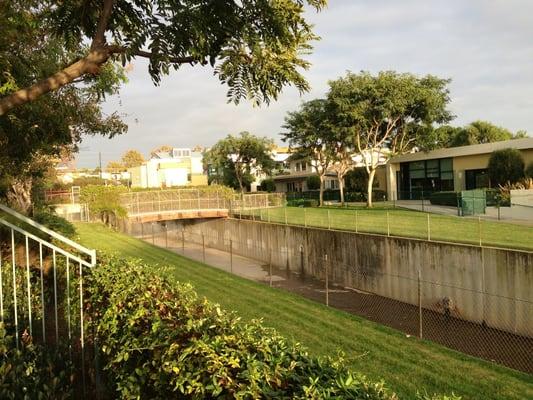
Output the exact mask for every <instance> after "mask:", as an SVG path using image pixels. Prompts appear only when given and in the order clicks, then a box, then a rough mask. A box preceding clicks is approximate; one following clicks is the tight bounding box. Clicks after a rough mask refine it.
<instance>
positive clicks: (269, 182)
mask: <svg viewBox="0 0 533 400" xmlns="http://www.w3.org/2000/svg"><path fill="white" fill-rule="evenodd" d="M261 190H262V191H263V192H269V193H272V192H275V191H276V184H275V183H274V179H271V178H269V179H263V181H262V182H261Z"/></svg>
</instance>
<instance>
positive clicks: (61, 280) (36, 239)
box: [0, 204, 96, 388]
mask: <svg viewBox="0 0 533 400" xmlns="http://www.w3.org/2000/svg"><path fill="white" fill-rule="evenodd" d="M0 235H1V238H0V239H1V240H0V318H1V321H2V323H3V324H4V326H5V328H6V331H7V332H8V333H9V334H13V335H14V337H15V343H16V347H17V349H18V348H19V346H20V345H21V340H31V341H35V342H40V341H42V344H43V345H51V344H54V343H55V345H56V346H57V347H59V346H60V344H61V345H62V344H63V343H65V339H66V343H67V344H68V347H69V353H71V352H72V349H73V348H76V349H79V352H80V354H79V357H80V362H81V370H82V376H83V387H84V388H85V337H84V336H85V334H84V308H83V271H84V268H92V267H94V266H95V265H96V250H93V249H88V248H86V247H84V246H81V245H80V244H78V243H76V242H74V241H73V240H71V239H69V238H67V237H65V236H63V235H61V234H59V233H57V232H54V231H53V230H51V229H48V228H47V227H45V226H43V225H41V224H39V223H37V222H35V221H33V220H32V219H30V218H27V217H25V216H24V215H22V214H20V213H18V212H16V211H14V210H12V209H11V208H9V207H6V206H4V205H2V204H0ZM2 250H4V251H5V253H4V254H3V253H2ZM6 250H7V251H6ZM74 285H76V286H77V287H76V286H74ZM77 290H79V292H78V293H76V291H77ZM75 296H77V297H78V299H76V300H79V304H78V307H76V305H75V304H74V302H73V299H74V298H75ZM60 312H61V314H60Z"/></svg>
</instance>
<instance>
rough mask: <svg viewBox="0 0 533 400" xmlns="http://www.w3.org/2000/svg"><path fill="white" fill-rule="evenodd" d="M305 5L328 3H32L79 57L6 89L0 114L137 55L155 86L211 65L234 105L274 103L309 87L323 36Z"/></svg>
mask: <svg viewBox="0 0 533 400" xmlns="http://www.w3.org/2000/svg"><path fill="white" fill-rule="evenodd" d="M4 3H5V2H4ZM306 4H308V5H310V6H312V7H314V8H315V9H317V10H320V9H321V8H322V7H324V6H325V5H326V0H283V1H264V0H220V1H213V0H154V1H144V0H142V1H141V0H120V1H119V0H71V1H64V0H50V1H47V2H38V3H36V4H32V2H26V6H27V7H26V10H25V11H26V12H28V13H34V14H38V15H39V18H40V19H43V20H45V19H46V21H47V23H49V24H51V25H52V26H54V27H55V33H56V34H57V35H58V36H59V37H61V38H63V39H64V40H65V44H66V45H67V47H68V49H69V50H70V51H72V52H75V53H76V56H75V57H72V59H71V60H70V61H69V62H67V63H65V64H66V67H61V68H51V69H50V70H49V71H48V72H49V73H48V74H46V73H44V71H41V72H42V73H40V74H38V75H33V76H32V78H33V79H32V81H31V82H29V83H28V84H27V85H25V86H19V87H20V89H17V90H11V91H10V92H9V93H5V95H4V96H3V97H1V98H0V115H3V114H5V113H7V112H8V111H10V110H12V109H13V108H15V107H16V106H19V105H21V104H24V103H27V102H30V101H33V100H35V99H37V98H39V97H40V96H42V95H43V94H46V93H48V92H51V91H54V90H57V89H59V88H61V87H63V86H65V85H68V84H70V83H72V82H75V81H79V80H84V81H88V80H91V79H92V77H94V76H97V75H98V74H100V73H101V72H102V71H103V70H104V69H105V68H106V65H107V64H108V63H109V62H110V61H114V60H121V61H122V63H123V64H125V63H126V62H129V61H130V60H132V59H133V58H139V57H140V58H145V59H148V60H149V67H148V71H149V73H150V76H151V77H152V80H153V81H154V83H156V84H158V83H159V82H160V81H161V76H162V75H163V74H167V73H168V72H169V70H170V69H171V68H172V69H177V68H179V67H180V66H181V65H182V64H189V65H208V64H209V65H211V66H212V67H214V72H215V74H216V75H218V77H219V79H220V80H221V81H222V82H223V83H226V84H227V85H228V86H229V91H228V97H229V100H231V101H235V102H238V101H239V100H240V99H242V98H250V99H252V100H253V101H254V102H256V103H259V102H269V100H270V99H276V98H277V96H278V94H279V93H280V91H281V89H282V87H283V86H285V85H294V86H296V87H297V88H298V89H299V90H300V91H306V90H307V89H308V87H309V86H308V84H307V82H306V80H305V79H304V77H303V76H302V74H301V70H302V69H306V68H307V67H308V66H309V63H308V62H307V61H305V60H304V59H303V58H302V56H303V55H305V54H306V53H308V52H309V50H310V42H311V41H312V40H314V39H317V36H316V35H315V34H314V33H313V32H312V27H311V26H310V25H309V24H308V23H307V22H306V20H305V19H304V6H305V5H306ZM87 44H89V45H88V46H87ZM12 89H14V88H12Z"/></svg>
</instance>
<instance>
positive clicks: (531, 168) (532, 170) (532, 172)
mask: <svg viewBox="0 0 533 400" xmlns="http://www.w3.org/2000/svg"><path fill="white" fill-rule="evenodd" d="M525 174H526V177H527V178H533V161H532V162H530V163H529V164H528V165H527V167H526V170H525Z"/></svg>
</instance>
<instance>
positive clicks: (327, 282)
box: [324, 254, 329, 307]
mask: <svg viewBox="0 0 533 400" xmlns="http://www.w3.org/2000/svg"><path fill="white" fill-rule="evenodd" d="M324 264H325V269H326V306H328V307H329V280H328V279H329V278H328V272H329V271H328V255H327V254H324Z"/></svg>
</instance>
